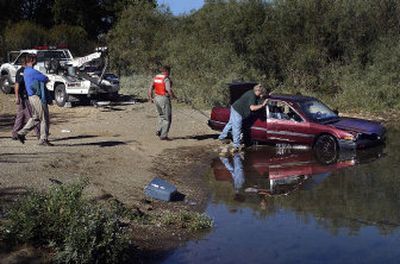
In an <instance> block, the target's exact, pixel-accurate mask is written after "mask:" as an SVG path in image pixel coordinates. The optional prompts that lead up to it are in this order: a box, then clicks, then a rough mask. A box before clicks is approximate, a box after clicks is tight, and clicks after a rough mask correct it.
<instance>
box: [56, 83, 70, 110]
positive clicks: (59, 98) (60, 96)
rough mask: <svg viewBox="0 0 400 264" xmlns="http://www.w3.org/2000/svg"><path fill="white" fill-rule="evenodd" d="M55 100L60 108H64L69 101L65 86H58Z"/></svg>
mask: <svg viewBox="0 0 400 264" xmlns="http://www.w3.org/2000/svg"><path fill="white" fill-rule="evenodd" d="M54 100H55V101H56V104H57V105H58V106H60V107H63V106H64V105H65V103H66V102H67V101H68V94H67V92H66V91H65V85H64V84H58V85H57V86H56V88H55V89H54Z"/></svg>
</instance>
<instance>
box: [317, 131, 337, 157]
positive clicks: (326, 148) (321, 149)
mask: <svg viewBox="0 0 400 264" xmlns="http://www.w3.org/2000/svg"><path fill="white" fill-rule="evenodd" d="M314 153H315V155H316V156H317V159H318V160H319V161H320V162H322V163H324V164H332V163H334V162H336V160H337V157H338V153H339V145H338V142H337V140H336V138H334V137H333V136H331V135H326V134H324V135H321V136H319V137H318V138H317V140H316V141H315V144H314Z"/></svg>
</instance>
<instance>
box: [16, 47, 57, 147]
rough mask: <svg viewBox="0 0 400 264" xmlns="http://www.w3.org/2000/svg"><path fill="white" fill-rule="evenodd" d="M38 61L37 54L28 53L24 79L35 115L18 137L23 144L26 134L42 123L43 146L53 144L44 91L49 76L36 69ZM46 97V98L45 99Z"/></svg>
mask: <svg viewBox="0 0 400 264" xmlns="http://www.w3.org/2000/svg"><path fill="white" fill-rule="evenodd" d="M35 63H36V56H35V55H33V54H28V55H27V57H26V67H25V70H24V81H25V88H26V92H27V94H28V97H29V102H30V104H31V106H32V110H33V115H32V117H31V118H30V119H29V120H28V122H27V123H26V125H25V126H24V127H23V128H22V129H21V130H20V131H18V133H17V138H18V140H19V141H21V143H22V144H24V143H25V135H26V134H28V133H29V131H31V130H32V129H33V128H34V127H35V126H37V125H38V124H39V123H40V140H39V145H41V146H53V144H52V143H50V142H49V140H48V136H49V109H48V106H47V100H46V94H45V93H44V92H43V89H42V88H43V86H44V84H45V83H46V82H47V81H48V78H47V76H45V75H44V74H42V73H41V72H39V71H37V70H35V69H34V68H33V66H34V65H35ZM43 99H44V100H43Z"/></svg>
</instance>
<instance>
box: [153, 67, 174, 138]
mask: <svg viewBox="0 0 400 264" xmlns="http://www.w3.org/2000/svg"><path fill="white" fill-rule="evenodd" d="M170 70H171V67H169V66H163V67H161V68H160V71H161V74H157V75H156V76H155V77H154V78H153V82H152V84H151V85H150V88H149V90H148V93H147V95H148V98H149V101H150V102H152V103H155V104H156V108H157V112H158V126H157V130H156V135H157V136H159V137H160V139H161V140H169V138H168V132H169V129H170V127H171V121H172V107H171V99H172V98H176V97H175V94H174V92H173V91H172V81H171V79H170V77H169V74H170ZM153 91H154V95H153Z"/></svg>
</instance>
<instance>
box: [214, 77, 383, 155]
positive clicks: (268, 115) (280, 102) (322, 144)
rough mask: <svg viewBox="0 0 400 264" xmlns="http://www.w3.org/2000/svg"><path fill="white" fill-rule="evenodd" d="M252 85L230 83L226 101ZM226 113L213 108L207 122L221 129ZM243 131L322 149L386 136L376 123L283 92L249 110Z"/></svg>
mask: <svg viewBox="0 0 400 264" xmlns="http://www.w3.org/2000/svg"><path fill="white" fill-rule="evenodd" d="M253 86H254V85H253V84H252V83H245V84H242V83H239V84H231V85H230V92H231V102H230V104H232V103H233V102H234V101H235V100H237V99H238V98H239V97H240V95H241V94H243V92H245V91H247V90H249V89H252V87H253ZM229 116H230V108H229V107H214V108H213V109H212V112H211V118H210V119H209V120H208V125H209V126H210V127H211V128H212V129H214V130H218V131H222V129H223V128H224V126H225V125H226V124H227V123H228V121H229ZM244 130H245V131H247V133H246V135H247V137H248V138H249V139H250V140H251V141H253V142H254V141H255V142H265V143H272V144H281V143H288V144H299V145H309V146H313V147H317V149H319V150H324V151H335V150H337V149H349V148H366V147H370V146H376V145H379V144H383V143H384V142H385V137H386V129H385V127H384V126H383V125H382V124H381V123H379V122H375V121H369V120H365V119H359V118H349V117H341V116H339V114H338V112H337V111H333V110H331V109H330V108H329V107H328V106H326V105H325V104H324V103H322V102H321V101H319V100H318V99H316V98H314V97H310V96H303V95H283V94H272V95H270V96H269V97H268V103H267V106H266V107H265V109H262V110H259V111H257V112H255V113H253V114H252V116H251V117H250V118H249V119H248V120H247V121H246V122H245V124H244Z"/></svg>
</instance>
